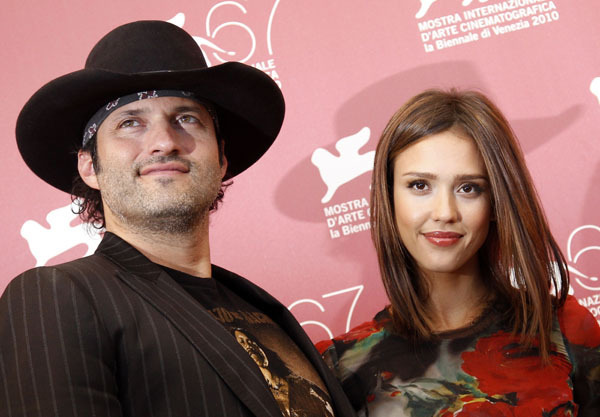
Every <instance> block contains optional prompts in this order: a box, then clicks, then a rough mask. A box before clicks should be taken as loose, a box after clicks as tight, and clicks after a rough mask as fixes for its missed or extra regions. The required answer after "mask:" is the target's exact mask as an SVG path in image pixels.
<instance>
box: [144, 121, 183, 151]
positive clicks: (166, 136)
mask: <svg viewBox="0 0 600 417" xmlns="http://www.w3.org/2000/svg"><path fill="white" fill-rule="evenodd" d="M184 140H185V138H183V137H182V135H181V134H180V132H179V131H178V130H177V128H176V127H175V126H173V124H172V123H170V122H169V121H167V120H161V121H157V122H154V123H152V124H151V125H150V126H149V127H148V130H147V131H146V138H145V142H146V146H147V149H148V153H149V154H151V155H170V154H172V153H180V152H181V151H182V150H183V146H184Z"/></svg>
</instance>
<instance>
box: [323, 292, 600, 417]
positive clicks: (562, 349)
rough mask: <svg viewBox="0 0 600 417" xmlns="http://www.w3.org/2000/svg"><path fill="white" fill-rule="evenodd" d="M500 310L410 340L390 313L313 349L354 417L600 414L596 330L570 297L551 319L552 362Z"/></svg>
mask: <svg viewBox="0 0 600 417" xmlns="http://www.w3.org/2000/svg"><path fill="white" fill-rule="evenodd" d="M500 311H501V309H500V308H499V307H498V306H495V307H492V308H489V309H488V310H487V311H486V312H485V313H484V314H483V315H482V316H481V318H480V319H478V321H477V322H475V323H474V324H473V325H471V326H469V327H468V328H463V329H460V330H454V331H450V332H445V333H440V334H439V337H438V338H437V339H436V341H431V342H426V343H414V342H411V341H409V340H407V339H405V338H403V337H401V336H398V335H394V334H392V333H391V331H390V324H391V321H390V318H389V315H388V314H387V309H384V310H383V311H381V312H380V313H378V314H377V315H376V316H375V318H374V320H373V321H371V322H368V323H365V324H362V325H360V326H358V327H357V328H355V329H353V330H352V331H350V332H349V333H347V334H345V335H342V336H339V337H337V338H335V339H333V340H331V341H324V342H320V343H318V344H317V348H318V349H319V350H320V351H321V353H322V354H323V357H324V359H325V361H326V362H327V363H328V364H329V366H330V367H331V368H332V369H333V370H334V372H335V373H336V375H337V377H338V379H339V380H340V381H341V382H342V385H343V387H344V390H345V391H346V394H347V395H348V397H349V398H350V401H352V403H353V405H354V407H355V408H356V409H357V410H358V415H359V416H364V417H366V416H368V417H381V416H385V417H393V416H413V417H429V416H440V417H450V416H461V417H467V416H492V417H495V416H498V417H502V416H518V417H530V416H548V417H550V416H586V417H587V416H589V417H592V416H593V417H600V327H599V326H598V323H597V322H596V320H595V319H594V317H593V316H592V315H591V314H590V313H589V312H588V311H587V310H586V309H585V308H584V307H582V306H580V305H579V304H578V302H577V300H576V299H575V298H574V297H569V298H568V299H567V302H566V303H565V305H564V306H563V307H562V308H561V309H560V310H559V311H558V312H557V313H556V314H555V320H554V327H553V331H552V336H551V340H552V345H551V352H550V363H549V365H547V366H543V365H542V363H541V360H540V357H539V355H538V349H537V348H536V345H535V343H534V344H533V345H532V346H530V347H527V346H525V345H523V344H521V343H520V340H519V337H518V336H514V335H512V334H511V330H512V327H511V326H510V325H509V324H508V323H507V321H506V320H503V319H502V314H501V313H500Z"/></svg>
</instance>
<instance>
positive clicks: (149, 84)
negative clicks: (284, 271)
mask: <svg viewBox="0 0 600 417" xmlns="http://www.w3.org/2000/svg"><path fill="white" fill-rule="evenodd" d="M160 89H170V90H185V91H189V92H192V93H194V95H195V96H196V97H199V98H204V99H206V100H208V101H210V102H211V103H213V104H214V105H215V107H216V110H217V115H218V119H219V129H220V136H221V137H222V138H223V139H224V140H225V156H226V157H227V161H228V169H227V174H226V178H231V177H233V176H235V175H237V174H239V173H240V172H242V171H244V170H245V169H246V168H248V167H249V166H250V165H252V164H253V163H254V162H256V161H257V160H258V159H259V158H260V157H261V156H262V155H263V154H264V153H265V152H266V151H267V149H269V147H270V146H271V144H272V143H273V141H274V140H275V138H276V136H277V134H278V133H279V129H280V128H281V124H282V122H283V115H284V111H285V103H284V101H283V96H282V94H281V91H280V89H279V87H278V86H277V84H275V82H274V81H273V80H272V79H271V78H270V77H269V76H268V75H266V74H265V73H263V72H262V71H260V70H258V69H256V68H253V67H250V66H248V65H244V64H241V63H238V62H227V63H224V64H221V65H217V66H214V67H210V68H209V67H208V66H207V65H206V61H205V59H204V56H203V55H202V51H201V50H200V47H199V46H198V44H197V43H196V41H194V39H193V38H192V37H191V36H190V35H189V34H188V33H187V32H185V31H184V30H183V29H180V28H179V27H177V26H175V25H173V24H171V23H167V22H163V21H154V20H147V21H138V22H133V23H128V24H125V25H123V26H119V27H117V28H116V29H114V30H112V31H111V32H109V33H108V34H107V35H106V36H104V37H103V38H102V39H101V40H100V41H99V42H98V43H97V44H96V46H94V48H93V49H92V51H91V52H90V54H89V56H88V58H87V60H86V63H85V68H84V69H82V70H79V71H75V72H72V73H70V74H67V75H64V76H62V77H59V78H57V79H55V80H53V81H50V82H49V83H48V84H46V85H45V86H43V87H42V88H40V89H39V90H38V91H37V92H36V93H35V94H34V95H33V96H32V97H31V98H30V99H29V101H28V102H27V103H26V104H25V106H24V107H23V110H21V113H20V114H19V118H18V119H17V128H16V135H17V145H18V147H19V151H20V152H21V155H22V157H23V159H24V160H25V163H26V164H27V165H28V166H29V168H31V170H32V171H33V172H34V173H35V174H36V175H38V176H39V177H40V178H41V179H43V180H44V181H46V182H47V183H49V184H50V185H52V186H54V187H56V188H58V189H60V190H63V191H66V192H68V193H70V192H71V186H72V183H73V179H74V178H75V177H76V176H77V175H79V174H78V171H77V158H76V151H77V150H78V149H79V148H81V142H82V137H83V130H84V129H85V125H86V123H87V121H88V120H89V119H90V118H91V117H92V116H93V115H94V113H95V112H96V111H97V110H98V109H99V108H100V107H102V106H104V105H106V104H107V103H108V102H110V101H112V100H114V99H116V98H118V97H121V96H124V95H127V94H133V93H137V92H140V91H145V90H160Z"/></svg>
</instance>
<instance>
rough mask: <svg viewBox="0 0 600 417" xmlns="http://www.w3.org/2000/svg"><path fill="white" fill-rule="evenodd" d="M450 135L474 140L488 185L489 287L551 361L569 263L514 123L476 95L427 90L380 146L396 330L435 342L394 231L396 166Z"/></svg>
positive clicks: (388, 281)
mask: <svg viewBox="0 0 600 417" xmlns="http://www.w3.org/2000/svg"><path fill="white" fill-rule="evenodd" d="M449 129H457V130H459V131H461V132H462V133H464V134H466V136H468V137H470V138H472V139H473V140H474V142H475V143H476V145H477V147H478V149H479V152H480V153H481V156H482V158H483V160H484V162H485V167H486V169H487V173H488V177H489V181H490V188H491V199H492V210H493V218H494V220H495V221H492V222H491V224H490V230H489V233H488V236H487V239H486V242H485V243H484V245H483V247H482V248H481V249H480V251H479V254H478V255H479V262H480V267H481V271H482V274H483V276H484V277H485V280H486V285H488V288H490V291H491V292H492V294H493V296H494V297H495V298H496V299H497V300H499V301H501V302H502V303H503V304H506V305H507V306H508V307H507V314H508V315H509V317H510V318H511V319H512V322H513V326H514V328H513V331H514V332H515V333H519V334H520V335H521V336H522V338H523V340H524V341H525V342H526V343H532V342H533V340H534V338H536V337H537V338H538V339H539V342H540V354H541V356H542V358H543V359H544V360H546V359H547V357H548V352H549V348H550V332H551V330H552V321H553V310H554V309H555V308H557V307H559V306H561V305H562V304H563V303H564V301H565V299H566V297H567V294H568V290H569V275H568V271H567V267H566V262H565V259H564V256H563V254H562V253H561V251H560V249H559V247H558V245H557V244H556V241H555V240H554V238H553V237H552V234H551V233H550V228H549V227H548V223H547V221H546V218H545V215H544V212H543V210H542V207H541V204H540V202H539V198H538V196H537V192H536V190H535V187H534V185H533V181H532V179H531V176H530V174H529V171H528V170H527V167H526V165H525V160H524V158H523V153H522V151H521V148H520V146H519V144H518V142H517V140H516V137H515V135H514V133H513V131H512V129H511V127H510V125H509V123H508V121H507V120H506V118H505V117H504V116H503V115H502V113H501V112H500V110H499V109H498V108H497V107H496V106H495V105H494V104H493V103H492V102H491V101H490V100H489V99H488V98H487V97H485V96H484V95H483V94H481V93H478V92H474V91H462V92H460V91H456V90H450V91H448V92H446V91H441V90H427V91H425V92H423V93H421V94H418V95H416V96H415V97H413V98H411V99H410V100H408V102H406V103H405V104H404V105H403V106H402V107H401V108H400V109H399V110H398V111H397V112H396V113H395V114H394V115H393V116H392V118H391V120H390V121H389V122H388V124H387V126H386V127H385V129H384V131H383V133H382V136H381V139H380V141H379V144H378V145H377V151H376V155H375V166H374V169H373V179H372V184H371V233H372V238H373V242H374V244H375V248H376V251H377V256H378V260H379V268H380V270H381V276H382V280H383V284H384V286H385V289H386V292H387V295H388V297H389V299H390V302H391V315H392V320H393V323H394V328H395V330H396V331H398V332H399V333H402V334H405V335H407V336H410V337H412V338H415V339H417V340H419V339H429V338H430V337H431V336H432V330H431V326H430V321H429V319H428V317H429V314H428V311H427V309H426V304H425V302H426V300H427V297H428V293H427V292H428V290H427V287H426V284H425V283H424V282H423V281H422V280H420V279H419V271H418V267H417V265H416V264H415V262H414V260H413V258H412V256H411V255H410V253H408V251H407V249H406V247H405V246H404V244H403V243H402V240H401V239H400V234H399V232H398V228H397V226H396V221H395V215H394V201H393V185H394V178H393V163H394V160H395V158H396V156H397V155H398V154H399V153H400V152H402V150H403V149H405V148H406V147H407V146H408V145H410V144H411V143H414V142H415V141H417V140H419V139H421V138H423V137H425V136H429V135H433V134H436V133H441V132H444V131H447V130H449ZM553 289H554V290H555V291H556V295H555V296H552V294H551V291H552V290H553Z"/></svg>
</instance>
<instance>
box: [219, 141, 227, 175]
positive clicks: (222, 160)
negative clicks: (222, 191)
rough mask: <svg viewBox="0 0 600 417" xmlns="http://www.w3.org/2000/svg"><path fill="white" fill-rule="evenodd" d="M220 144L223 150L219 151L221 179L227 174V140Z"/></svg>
mask: <svg viewBox="0 0 600 417" xmlns="http://www.w3.org/2000/svg"><path fill="white" fill-rule="evenodd" d="M219 146H220V147H221V150H220V152H219V154H220V155H221V156H220V157H219V162H220V163H221V179H223V177H225V174H227V157H226V156H225V141H224V140H222V141H221V143H220V144H219Z"/></svg>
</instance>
